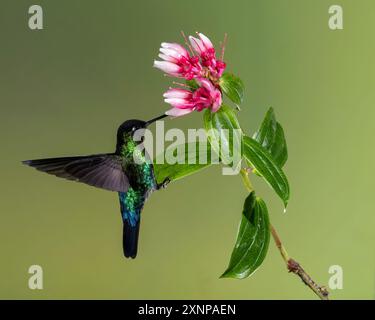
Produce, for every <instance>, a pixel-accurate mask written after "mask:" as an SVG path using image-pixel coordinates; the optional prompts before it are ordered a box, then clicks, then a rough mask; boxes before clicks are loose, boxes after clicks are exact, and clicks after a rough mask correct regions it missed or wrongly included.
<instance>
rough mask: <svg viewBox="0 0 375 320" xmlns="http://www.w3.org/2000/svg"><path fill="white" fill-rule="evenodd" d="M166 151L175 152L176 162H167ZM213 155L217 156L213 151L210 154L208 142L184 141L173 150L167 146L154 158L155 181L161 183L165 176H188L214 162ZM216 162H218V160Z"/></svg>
mask: <svg viewBox="0 0 375 320" xmlns="http://www.w3.org/2000/svg"><path fill="white" fill-rule="evenodd" d="M194 144H195V148H194ZM168 153H174V154H177V155H176V156H175V157H174V158H175V159H176V163H173V164H169V163H168V161H167V160H168V159H166V158H167V154H168ZM215 157H216V158H218V157H217V156H216V153H214V152H213V153H212V154H211V147H210V144H209V143H200V142H197V143H186V144H183V145H178V146H176V147H175V148H174V149H173V150H170V149H168V148H167V149H166V151H165V152H163V153H162V154H159V155H157V157H156V158H155V161H154V172H155V177H156V181H157V182H158V183H161V182H163V181H164V179H166V178H169V179H170V180H171V181H174V180H178V179H181V178H183V177H186V176H189V175H191V174H193V173H196V172H198V171H200V170H202V169H204V168H207V167H209V166H210V165H211V164H212V163H214V162H215ZM205 160H206V161H205ZM216 162H217V163H218V160H216Z"/></svg>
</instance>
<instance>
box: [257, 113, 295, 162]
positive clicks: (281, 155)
mask: <svg viewBox="0 0 375 320" xmlns="http://www.w3.org/2000/svg"><path fill="white" fill-rule="evenodd" d="M253 138H254V139H255V140H256V141H258V142H259V143H260V144H261V145H262V147H263V148H264V149H266V150H267V151H268V152H269V153H270V154H271V155H272V157H273V159H274V160H275V162H276V164H277V165H278V166H279V167H281V168H282V167H283V166H284V164H285V162H286V161H287V159H288V149H287V146H286V140H285V136H284V130H283V128H282V126H281V125H280V123H278V122H277V121H276V117H275V112H274V110H273V108H269V110H268V111H267V114H266V116H265V118H264V120H263V122H262V124H261V126H260V128H259V130H258V131H257V132H255V134H254V135H253Z"/></svg>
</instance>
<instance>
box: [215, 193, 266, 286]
mask: <svg viewBox="0 0 375 320" xmlns="http://www.w3.org/2000/svg"><path fill="white" fill-rule="evenodd" d="M269 242H270V223H269V218H268V210H267V206H266V204H265V203H264V201H263V200H262V199H261V198H259V197H256V196H255V192H251V193H250V194H249V196H248V197H247V198H246V200H245V204H244V207H243V212H242V219H241V223H240V227H239V231H238V235H237V241H236V244H235V246H234V249H233V251H232V256H231V258H230V262H229V266H228V268H227V270H226V271H225V272H224V273H223V275H222V276H221V278H236V279H243V278H246V277H248V276H250V275H252V274H253V273H254V272H255V271H256V270H257V269H258V268H259V266H260V265H261V264H262V262H263V260H264V258H265V257H266V255H267V250H268V245H269Z"/></svg>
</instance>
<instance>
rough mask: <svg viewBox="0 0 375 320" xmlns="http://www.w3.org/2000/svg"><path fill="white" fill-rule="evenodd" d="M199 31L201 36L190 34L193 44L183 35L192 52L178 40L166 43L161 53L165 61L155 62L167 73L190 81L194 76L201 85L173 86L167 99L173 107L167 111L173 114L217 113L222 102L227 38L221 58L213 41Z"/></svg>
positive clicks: (175, 115) (165, 98)
mask: <svg viewBox="0 0 375 320" xmlns="http://www.w3.org/2000/svg"><path fill="white" fill-rule="evenodd" d="M182 34H183V33H182ZM197 34H198V38H195V37H192V36H190V37H189V41H190V44H189V41H188V40H187V38H186V37H185V35H184V34H183V37H184V39H185V43H186V45H187V47H188V48H189V49H190V52H189V51H188V50H187V49H185V48H184V47H183V46H182V45H180V44H178V43H167V42H163V43H162V44H161V47H160V53H159V58H160V59H161V61H157V60H155V61H154V67H156V68H158V69H160V70H162V71H163V72H165V73H166V74H168V75H170V76H173V77H177V78H184V79H186V80H192V79H194V80H195V81H196V83H197V84H198V88H194V89H192V88H189V89H190V90H187V89H177V88H171V89H169V90H168V91H167V92H165V93H164V101H165V102H166V103H168V104H170V105H171V106H172V108H171V109H170V110H168V111H167V112H166V114H167V115H170V116H172V117H179V116H182V115H186V114H188V113H191V112H193V111H202V110H203V109H211V111H212V112H216V111H217V110H219V108H220V106H221V104H222V93H221V90H220V87H219V85H218V83H219V78H220V77H221V76H222V74H223V72H224V70H225V67H226V64H225V62H224V61H223V57H224V48H225V42H226V37H225V39H224V43H223V45H222V52H221V57H220V59H217V58H216V51H215V48H214V46H213V44H212V42H211V40H210V39H209V38H208V37H207V36H205V35H204V34H203V33H197Z"/></svg>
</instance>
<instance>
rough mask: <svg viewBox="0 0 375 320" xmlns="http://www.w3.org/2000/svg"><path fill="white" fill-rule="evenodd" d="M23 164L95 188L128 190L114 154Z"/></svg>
mask: <svg viewBox="0 0 375 320" xmlns="http://www.w3.org/2000/svg"><path fill="white" fill-rule="evenodd" d="M23 163H24V164H27V165H29V166H31V167H34V168H36V169H37V170H40V171H43V172H46V173H49V174H53V175H55V176H57V177H60V178H65V179H68V180H74V181H77V182H82V183H86V184H88V185H90V186H94V187H97V188H102V189H106V190H110V191H117V192H126V191H127V190H128V189H129V180H128V177H127V176H126V174H125V173H124V171H123V169H122V160H121V157H120V156H118V155H116V154H99V155H92V156H83V157H65V158H51V159H38V160H27V161H23Z"/></svg>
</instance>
